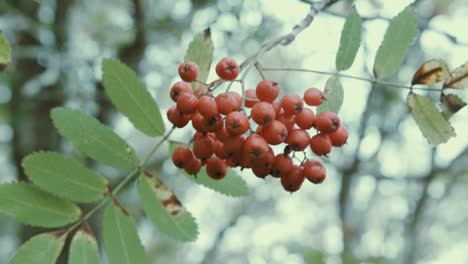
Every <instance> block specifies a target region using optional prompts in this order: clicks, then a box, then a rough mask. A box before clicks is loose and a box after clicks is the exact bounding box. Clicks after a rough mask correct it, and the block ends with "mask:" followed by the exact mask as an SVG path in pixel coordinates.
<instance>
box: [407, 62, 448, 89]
mask: <svg viewBox="0 0 468 264" xmlns="http://www.w3.org/2000/svg"><path fill="white" fill-rule="evenodd" d="M449 77H450V72H449V69H448V66H447V63H445V61H443V60H439V59H432V60H428V61H426V62H424V63H423V64H422V65H421V67H419V69H418V71H416V73H415V74H414V76H413V80H412V81H411V85H415V84H433V83H437V82H440V81H443V80H446V79H448V78H449Z"/></svg>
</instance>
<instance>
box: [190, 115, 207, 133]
mask: <svg viewBox="0 0 468 264" xmlns="http://www.w3.org/2000/svg"><path fill="white" fill-rule="evenodd" d="M203 121H204V118H203V116H202V115H201V114H200V113H199V112H195V113H194V114H193V115H192V127H193V128H194V129H195V130H196V131H198V132H208V131H205V130H204V129H203Z"/></svg>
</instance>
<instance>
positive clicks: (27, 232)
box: [9, 0, 72, 263]
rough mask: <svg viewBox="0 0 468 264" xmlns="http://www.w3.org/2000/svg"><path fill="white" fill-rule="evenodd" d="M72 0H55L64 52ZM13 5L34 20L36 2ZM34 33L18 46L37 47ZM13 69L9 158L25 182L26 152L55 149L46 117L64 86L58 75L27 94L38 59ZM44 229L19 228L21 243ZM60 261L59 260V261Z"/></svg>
mask: <svg viewBox="0 0 468 264" xmlns="http://www.w3.org/2000/svg"><path fill="white" fill-rule="evenodd" d="M71 4H72V0H57V1H56V9H55V15H54V24H53V25H52V33H53V34H54V37H55V43H56V46H55V49H56V50H55V51H54V52H58V53H61V52H63V51H64V49H65V46H66V43H67V38H68V34H67V27H66V20H67V14H68V11H69V8H70V6H71ZM12 5H13V6H14V7H15V8H16V9H17V10H20V11H21V12H22V13H23V14H24V15H25V16H27V17H28V18H30V19H32V20H33V21H35V22H37V24H38V25H39V24H40V22H39V21H36V19H37V11H38V7H39V4H38V3H34V2H31V1H30V0H18V1H14V2H12ZM33 34H34V33H31V32H27V31H23V32H20V33H19V35H18V46H20V47H21V46H24V47H31V46H40V45H41V44H40V43H39V40H38V39H37V36H35V35H33ZM15 63H16V69H17V70H16V71H14V72H13V73H12V98H11V101H10V105H9V107H10V113H11V124H12V128H13V142H12V153H11V154H12V158H13V162H14V165H15V168H16V173H17V177H18V180H20V181H27V180H28V179H27V178H26V175H25V174H24V172H23V170H22V168H21V160H22V159H23V158H24V157H25V156H26V155H27V154H29V153H31V152H33V151H38V150H57V149H58V148H59V147H60V138H59V136H58V134H57V132H56V131H55V129H54V127H53V125H52V122H51V121H50V118H49V112H50V110H51V109H52V108H54V107H56V106H60V105H63V103H64V101H65V98H64V89H63V79H62V76H61V74H60V75H59V78H58V80H57V81H56V82H55V83H53V84H52V85H49V86H43V87H40V90H39V91H38V92H37V93H36V94H34V95H26V94H25V91H24V88H25V84H26V83H27V82H28V81H29V80H30V79H32V78H34V77H36V76H38V75H39V74H41V73H42V72H43V71H44V70H45V69H44V67H43V66H41V65H40V64H39V63H38V60H37V58H34V57H23V58H18V60H16V61H15ZM42 231H44V229H39V228H32V227H28V226H23V227H22V229H21V230H20V236H19V237H20V239H21V242H24V241H26V240H28V239H29V238H30V237H31V236H33V235H35V234H37V233H38V232H42ZM59 263H60V262H59Z"/></svg>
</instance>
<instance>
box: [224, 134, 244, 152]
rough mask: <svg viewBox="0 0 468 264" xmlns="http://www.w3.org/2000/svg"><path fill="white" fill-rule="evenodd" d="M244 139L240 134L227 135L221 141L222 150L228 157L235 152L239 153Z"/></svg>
mask: <svg viewBox="0 0 468 264" xmlns="http://www.w3.org/2000/svg"><path fill="white" fill-rule="evenodd" d="M244 141H245V139H244V138H243V137H242V136H229V137H227V138H226V139H225V140H224V142H223V144H224V145H223V149H224V152H226V154H227V155H228V156H230V157H231V156H233V155H234V154H236V153H238V154H240V153H241V151H242V148H243V147H244Z"/></svg>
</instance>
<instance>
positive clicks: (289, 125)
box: [276, 111, 296, 131]
mask: <svg viewBox="0 0 468 264" xmlns="http://www.w3.org/2000/svg"><path fill="white" fill-rule="evenodd" d="M276 120H278V121H280V122H281V123H283V124H284V125H285V126H286V129H287V130H288V131H289V130H291V129H293V128H294V125H295V124H296V122H295V121H294V116H292V115H287V114H286V113H285V112H284V111H281V112H280V114H279V116H277V117H276Z"/></svg>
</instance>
